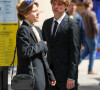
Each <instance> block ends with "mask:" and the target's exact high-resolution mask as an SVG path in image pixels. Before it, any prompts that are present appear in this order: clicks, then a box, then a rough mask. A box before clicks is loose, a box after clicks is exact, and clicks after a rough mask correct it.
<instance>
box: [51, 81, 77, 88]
mask: <svg viewBox="0 0 100 90" xmlns="http://www.w3.org/2000/svg"><path fill="white" fill-rule="evenodd" d="M56 82H57V83H56V86H53V87H52V86H51V87H50V90H68V89H67V88H66V81H65V82H59V81H56ZM70 90H78V84H77V80H76V81H75V88H73V89H70Z"/></svg>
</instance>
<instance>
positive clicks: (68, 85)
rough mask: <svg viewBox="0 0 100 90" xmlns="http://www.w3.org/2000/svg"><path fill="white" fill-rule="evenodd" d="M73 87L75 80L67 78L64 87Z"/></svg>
mask: <svg viewBox="0 0 100 90" xmlns="http://www.w3.org/2000/svg"><path fill="white" fill-rule="evenodd" d="M74 87H75V80H72V79H68V80H67V83H66V88H67V89H68V90H70V89H72V88H74Z"/></svg>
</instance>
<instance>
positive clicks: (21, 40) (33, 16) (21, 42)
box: [16, 0, 56, 90]
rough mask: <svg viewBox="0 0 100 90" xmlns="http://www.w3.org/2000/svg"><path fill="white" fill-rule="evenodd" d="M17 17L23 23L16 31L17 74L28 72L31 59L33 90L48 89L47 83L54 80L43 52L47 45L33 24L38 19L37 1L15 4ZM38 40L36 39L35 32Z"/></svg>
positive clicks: (53, 83) (31, 0)
mask: <svg viewBox="0 0 100 90" xmlns="http://www.w3.org/2000/svg"><path fill="white" fill-rule="evenodd" d="M17 11H18V19H19V20H22V21H23V23H22V25H21V26H20V27H19V29H18V32H17V39H16V40H17V41H16V42H17V56H18V67H17V74H30V72H29V71H30V69H29V64H30V60H32V63H33V68H34V74H35V87H34V90H48V88H49V83H50V84H51V85H52V86H55V84H56V81H55V78H54V76H53V73H52V71H51V70H50V69H49V66H48V63H47V60H46V59H45V54H44V53H45V52H46V51H47V49H48V48H47V45H46V43H45V42H44V41H43V40H42V34H41V30H40V28H39V27H37V26H34V23H35V22H38V21H39V12H38V3H37V2H35V1H33V0H30V1H29V0H27V1H23V2H22V3H20V4H18V5H17ZM33 28H34V29H35V31H36V32H37V35H38V37H39V39H40V40H37V37H36V35H35V32H34V31H33Z"/></svg>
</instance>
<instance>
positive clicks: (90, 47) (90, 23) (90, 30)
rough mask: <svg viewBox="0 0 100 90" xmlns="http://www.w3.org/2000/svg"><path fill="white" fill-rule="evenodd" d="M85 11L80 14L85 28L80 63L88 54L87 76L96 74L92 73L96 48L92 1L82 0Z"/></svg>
mask: <svg viewBox="0 0 100 90" xmlns="http://www.w3.org/2000/svg"><path fill="white" fill-rule="evenodd" d="M84 5H85V8H86V9H85V10H84V11H83V13H82V18H83V22H84V26H85V30H86V31H85V39H86V40H85V41H86V43H85V47H84V52H83V53H82V55H81V58H80V62H79V63H81V61H82V60H83V59H84V58H85V57H86V56H87V55H88V54H90V58H89V68H88V74H96V73H95V72H94V71H93V64H94V59H95V57H96V46H97V35H98V27H97V18H96V14H95V12H93V11H92V8H93V2H92V0H84Z"/></svg>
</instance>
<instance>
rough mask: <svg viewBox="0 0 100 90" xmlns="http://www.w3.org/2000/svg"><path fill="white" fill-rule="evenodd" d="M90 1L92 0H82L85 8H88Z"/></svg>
mask: <svg viewBox="0 0 100 90" xmlns="http://www.w3.org/2000/svg"><path fill="white" fill-rule="evenodd" d="M90 2H92V0H84V1H83V3H84V6H85V8H88V6H89V3H90Z"/></svg>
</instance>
